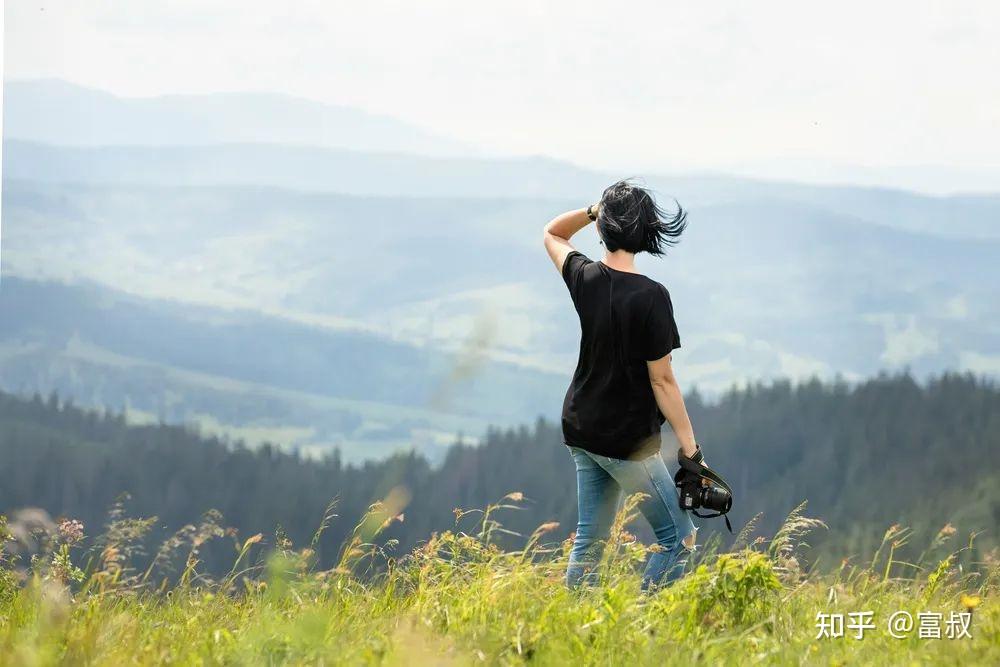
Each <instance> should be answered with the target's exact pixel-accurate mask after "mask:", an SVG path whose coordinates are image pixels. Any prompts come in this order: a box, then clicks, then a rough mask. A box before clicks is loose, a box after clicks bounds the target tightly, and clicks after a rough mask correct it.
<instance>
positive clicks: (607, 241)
mask: <svg viewBox="0 0 1000 667" xmlns="http://www.w3.org/2000/svg"><path fill="white" fill-rule="evenodd" d="M675 203H676V201H675ZM685 227H687V211H685V210H684V209H682V208H681V207H680V204H678V205H677V212H676V213H674V214H672V215H671V214H667V212H666V211H664V210H663V209H662V208H661V207H660V206H659V205H657V203H656V200H654V199H653V196H652V195H651V194H649V192H648V191H647V190H646V189H645V188H641V187H639V186H638V185H635V184H634V183H631V182H629V181H618V182H617V183H615V184H614V185H612V186H610V187H609V188H608V189H606V190H605V191H604V194H603V195H602V196H601V209H600V214H599V215H598V216H597V231H598V233H600V235H601V240H602V241H604V247H606V248H607V249H608V250H609V251H610V252H614V251H616V250H625V251H627V252H631V253H635V254H638V253H640V252H648V253H649V254H650V255H656V256H659V255H662V254H663V253H664V251H665V250H666V249H667V248H668V247H670V246H673V245H676V244H677V243H678V241H679V240H680V235H681V233H682V232H683V231H684V228H685Z"/></svg>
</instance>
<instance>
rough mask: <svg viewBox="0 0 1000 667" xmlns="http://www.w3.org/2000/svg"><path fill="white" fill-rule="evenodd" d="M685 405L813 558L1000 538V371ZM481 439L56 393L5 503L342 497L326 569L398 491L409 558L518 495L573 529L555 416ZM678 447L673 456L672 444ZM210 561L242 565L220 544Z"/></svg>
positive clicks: (169, 505)
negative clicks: (341, 441) (251, 421)
mask: <svg viewBox="0 0 1000 667" xmlns="http://www.w3.org/2000/svg"><path fill="white" fill-rule="evenodd" d="M688 407H689V411H690V412H691V416H692V420H693V421H694V424H695V429H696V433H697V434H698V439H699V441H700V442H701V443H703V445H702V446H703V448H704V450H705V452H706V454H707V457H708V460H709V462H710V463H711V464H712V465H713V467H716V468H717V469H718V470H720V471H721V472H722V473H723V474H724V475H726V476H727V477H728V478H729V479H730V481H731V483H732V485H733V487H734V490H735V494H736V506H735V510H734V512H733V515H732V517H733V523H734V526H736V527H737V530H738V529H739V526H742V525H743V524H744V523H745V522H747V521H748V520H750V519H751V518H752V517H754V516H755V515H757V514H758V513H762V516H761V517H760V519H759V522H758V525H759V529H760V531H761V532H763V533H764V534H770V532H771V531H773V530H774V529H775V528H776V527H777V526H778V525H779V524H780V523H781V521H782V519H783V518H784V517H785V515H786V514H787V513H788V512H789V511H790V510H792V509H793V508H794V507H795V506H796V505H798V504H799V503H800V502H801V501H803V500H807V501H808V502H809V505H808V510H807V514H809V515H811V516H814V517H819V518H821V519H823V520H824V521H825V522H826V523H827V524H828V526H829V529H828V530H827V531H822V532H819V533H816V534H814V535H813V536H812V537H811V539H810V542H811V544H812V547H813V548H812V551H811V553H812V555H813V558H828V559H839V558H843V557H856V558H863V557H865V555H866V554H870V553H871V552H872V551H873V550H874V549H875V548H876V547H877V546H878V543H879V541H880V540H881V538H882V535H883V533H884V532H885V530H886V529H887V528H888V527H889V526H890V525H892V524H897V523H898V524H902V525H904V526H910V527H912V528H914V530H915V534H914V536H913V539H912V543H913V545H915V546H914V548H917V547H918V546H919V545H921V544H923V543H925V542H927V541H929V540H930V539H932V537H933V535H934V534H935V533H937V531H939V530H940V529H941V528H942V526H944V525H945V524H947V523H951V524H952V525H953V527H955V528H956V529H957V530H959V531H962V532H964V533H969V532H971V531H983V533H982V534H981V535H979V536H978V537H977V538H976V541H975V545H974V550H976V549H984V548H990V547H992V546H995V545H996V544H997V535H996V528H997V526H998V525H1000V491H998V489H1000V483H998V482H1000V465H998V460H997V456H996V454H997V450H998V445H1000V389H998V388H997V387H996V385H995V384H994V383H992V382H990V381H987V380H983V379H979V378H975V377H973V376H969V375H957V374H948V375H943V376H941V377H937V378H933V379H931V380H929V381H927V382H926V383H918V382H917V381H915V380H914V379H913V378H911V377H910V376H909V375H906V374H903V375H895V376H880V377H876V378H873V379H870V380H868V381H865V382H862V383H859V384H853V385H848V384H846V383H843V382H829V383H824V382H820V381H811V382H806V383H803V384H798V385H796V384H791V383H789V382H775V383H771V384H766V385H765V384H758V385H752V386H747V387H744V388H739V389H736V388H734V389H733V390H731V391H730V392H728V393H726V394H725V395H723V396H721V397H720V398H719V399H718V400H715V401H712V402H708V401H705V400H703V399H702V398H701V397H700V396H699V395H698V394H697V393H696V392H695V393H692V394H691V395H689V397H688ZM483 440H484V442H483V444H482V445H481V446H469V445H465V444H461V443H456V444H455V445H453V446H452V447H451V448H450V450H449V451H448V453H447V456H446V457H445V460H444V462H443V464H441V465H439V466H431V465H430V464H429V463H428V462H427V461H426V460H425V459H424V458H422V457H420V456H418V455H415V454H411V453H401V454H397V455H395V456H392V457H391V458H388V459H386V460H382V461H378V462H369V463H366V464H363V465H346V464H344V463H343V462H342V461H341V460H340V458H339V456H338V454H337V452H336V451H333V452H332V453H331V454H330V455H329V456H327V457H326V458H324V459H321V460H313V459H306V458H303V457H301V456H299V455H298V454H296V453H288V452H285V451H282V449H281V448H280V447H278V446H265V447H261V448H256V449H250V448H247V447H245V446H243V445H242V444H240V443H230V442H226V441H224V440H220V439H218V438H214V437H204V436H202V435H200V434H198V433H197V432H196V431H195V430H193V429H191V428H188V427H184V426H175V425H165V424H158V425H132V424H129V423H128V420H127V418H126V416H125V415H123V414H120V413H110V412H107V413H99V412H94V411H87V410H82V409H79V408H77V407H74V406H72V405H71V404H67V403H65V402H62V401H60V400H59V398H58V397H55V396H52V397H49V398H42V397H39V396H35V397H19V396H14V395H10V394H0V513H7V514H12V513H13V512H15V511H16V510H18V509H19V508H25V507H40V508H43V509H44V510H46V511H47V512H48V513H49V514H50V515H51V516H52V517H58V516H66V517H72V518H77V519H80V520H81V521H83V523H84V525H85V526H86V531H87V533H88V534H93V535H97V534H99V533H101V532H103V529H104V525H105V523H106V521H107V512H108V510H109V508H111V507H112V506H113V505H114V504H115V502H116V499H119V498H122V497H123V495H122V494H128V499H127V500H126V501H125V503H124V507H125V511H126V512H127V513H128V514H130V515H132V516H141V517H151V516H155V517H157V520H156V522H155V526H156V529H155V531H154V534H153V535H151V536H150V537H151V539H152V538H158V539H161V540H162V539H163V538H165V537H166V536H168V535H169V534H171V533H173V532H174V531H177V530H179V529H181V528H182V527H183V526H185V525H186V524H190V523H198V521H199V517H201V516H202V515H203V514H204V513H205V512H206V511H208V510H217V511H218V512H219V513H221V516H222V518H221V519H215V518H214V517H215V515H214V514H213V515H210V517H211V518H212V520H213V521H218V523H219V524H220V526H223V527H225V526H228V527H232V528H235V529H237V531H238V535H240V536H244V537H245V536H248V535H252V534H254V533H257V532H261V533H263V534H264V535H265V536H267V537H265V539H266V540H273V539H274V537H273V536H274V535H275V534H276V531H279V532H280V533H282V534H284V535H287V537H288V538H289V539H290V540H292V542H293V543H295V544H301V543H304V542H307V541H308V540H309V538H310V537H311V535H312V534H313V532H314V531H315V529H316V528H317V526H318V525H319V523H320V522H321V521H322V520H323V517H324V514H325V510H326V508H327V506H328V505H329V504H330V502H331V501H332V500H335V506H334V509H333V512H334V514H336V517H334V518H333V519H332V521H331V523H330V526H329V528H328V529H327V530H326V532H325V533H324V534H323V536H322V539H321V540H320V542H319V544H318V548H319V549H318V550H319V554H320V559H321V561H322V562H326V563H329V562H331V561H333V560H334V559H335V558H336V555H337V550H338V548H339V546H340V545H341V544H342V542H343V540H344V538H345V536H347V535H348V534H349V533H350V531H351V530H352V529H353V527H354V525H355V524H356V522H357V521H358V519H359V517H361V516H362V515H363V514H364V512H365V510H366V508H367V507H368V505H369V504H370V503H372V502H374V501H376V500H379V499H381V498H384V497H385V496H386V495H387V494H389V492H390V491H391V490H392V489H394V488H396V487H402V488H403V489H405V495H407V496H408V497H409V502H408V504H407V506H406V507H405V510H404V520H403V521H402V522H398V523H395V524H393V526H392V527H391V528H390V529H389V530H388V531H387V532H386V533H385V534H384V536H385V538H386V539H394V540H398V541H399V543H398V546H397V547H396V549H397V550H398V551H400V552H403V551H406V550H408V549H410V548H411V547H413V546H414V545H416V544H418V543H420V542H421V541H423V540H426V539H427V538H428V537H429V536H430V535H431V534H432V533H433V532H435V531H441V530H445V529H448V528H451V527H453V526H454V525H455V513H454V510H455V509H456V508H463V509H469V508H481V507H484V506H486V505H487V504H489V503H491V502H496V501H498V500H499V499H501V498H502V497H504V496H505V495H506V494H508V493H511V492H515V491H517V492H521V493H523V495H524V500H523V501H521V502H520V503H519V505H520V506H521V509H517V510H509V511H506V512H505V513H504V514H503V516H501V517H499V519H500V520H501V521H502V522H503V524H504V525H505V526H506V527H507V528H509V529H510V530H513V531H516V532H519V533H522V534H527V533H530V532H531V531H532V530H533V529H534V528H535V527H536V526H538V525H539V524H541V523H543V522H549V521H557V522H559V524H560V527H559V528H558V529H557V530H556V531H554V533H552V536H553V538H554V539H563V538H565V537H566V536H568V535H569V534H570V533H571V532H572V530H573V528H574V521H575V515H576V506H575V493H576V492H575V486H574V483H575V482H574V471H573V466H572V462H571V460H570V457H569V456H568V454H567V452H566V450H565V448H564V446H563V445H562V444H561V442H560V433H559V428H558V425H557V424H554V423H551V422H548V421H545V420H542V419H539V420H538V421H537V422H536V423H535V424H534V425H532V426H523V427H520V428H516V429H505V430H500V429H493V430H491V431H489V432H488V433H487V434H485V437H484V439H483ZM664 443H665V444H664V448H663V455H664V456H665V458H666V459H667V461H668V464H672V463H673V461H672V452H673V443H672V439H671V438H670V437H665V438H664ZM706 525H707V526H708V527H709V529H710V531H709V534H711V533H715V534H718V533H717V532H716V531H718V530H719V529H721V524H720V523H719V522H718V521H717V520H716V521H709V522H707V524H706ZM511 539H516V538H511ZM719 539H722V540H724V541H725V540H728V539H729V538H728V535H727V534H721V535H719ZM222 548H223V547H221V546H216V547H215V549H216V550H217V551H218V550H219V549H222ZM974 555H975V551H973V552H970V557H971V556H974ZM205 557H206V559H208V561H209V563H211V562H212V560H214V559H218V562H219V563H223V562H226V563H228V562H230V560H231V559H230V554H229V553H223V552H221V551H219V552H218V553H206V554H205ZM827 562H828V564H829V561H827Z"/></svg>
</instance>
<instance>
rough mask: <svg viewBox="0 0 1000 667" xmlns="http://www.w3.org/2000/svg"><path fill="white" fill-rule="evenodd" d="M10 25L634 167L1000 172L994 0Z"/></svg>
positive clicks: (141, 87)
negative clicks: (979, 0) (975, 0)
mask: <svg viewBox="0 0 1000 667" xmlns="http://www.w3.org/2000/svg"><path fill="white" fill-rule="evenodd" d="M5 24H6V25H5V41H4V56H5V57H4V77H5V79H27V78H39V77H56V78H61V79H66V80H68V81H72V82H74V83H78V84H82V85H86V86H91V87H94V88H100V89H104V90H108V91H111V92H113V93H116V94H119V95H124V96H150V95H158V94H164V93H206V92H214V91H267V92H284V93H290V94H294V95H297V96H301V97H305V98H309V99H313V100H318V101H322V102H328V103H333V104H342V105H349V106H354V107H358V108H362V109H365V110H368V111H372V112H378V113H384V114H389V115H392V116H396V117H399V118H401V119H404V120H407V121H409V122H412V123H415V124H417V125H420V126H423V127H425V128H428V129H430V130H433V131H435V132H437V133H440V134H444V135H447V136H451V137H455V138H457V139H459V140H462V141H464V142H466V143H469V144H471V145H474V146H478V147H482V148H483V149H485V150H486V151H489V152H493V153H497V154H530V155H549V156H552V157H557V158H562V159H567V160H571V161H573V162H576V163H579V164H582V165H587V166H593V167H599V168H616V169H621V168H623V169H626V170H628V171H630V172H631V173H635V172H636V171H638V170H640V169H657V170H662V171H672V170H678V171H686V170H718V171H730V172H736V173H745V174H752V175H760V176H768V177H795V178H799V179H801V180H818V181H821V182H823V181H844V180H847V181H856V182H871V183H882V182H886V181H889V184H900V185H904V186H906V185H907V184H910V185H913V186H914V187H915V188H916V189H935V188H937V189H941V190H951V189H984V188H986V186H987V185H988V184H989V183H992V182H996V183H1000V132H998V131H997V128H998V127H1000V76H998V75H997V72H998V69H1000V3H997V2H992V1H985V0H984V1H982V2H967V1H962V0H959V1H952V2H943V1H942V2H922V1H907V2H902V1H896V2H885V1H882V2H879V1H877V0H868V1H866V2H854V1H853V0H849V1H842V2H837V3H813V2H801V1H800V0H796V1H782V2H775V1H768V0H756V1H752V2H711V3H704V2H702V3H693V2H663V1H660V2H631V3H627V4H625V5H622V4H621V3H612V2H585V1H581V0H577V1H573V2H563V1H557V2H538V1H537V0H535V1H532V2H521V1H519V0H509V1H507V2H503V3H481V2H441V1H438V0H422V1H421V2H383V1H378V0H365V1H364V2H359V1H357V0H355V1H353V2H339V1H336V0H334V1H330V0H325V1H322V2H320V1H313V0H300V1H294V0H292V1H284V2H274V1H273V0H266V1H264V0H238V1H230V0H182V1H177V2H163V1H159V2H147V1H143V0H130V1H128V2H124V1H117V2H95V1H90V2H87V1H81V0H43V1H37V0H8V1H7V2H5ZM893 181H899V183H895V182H893ZM993 189H994V190H997V189H1000V187H997V188H993Z"/></svg>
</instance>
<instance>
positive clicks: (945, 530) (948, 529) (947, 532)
mask: <svg viewBox="0 0 1000 667" xmlns="http://www.w3.org/2000/svg"><path fill="white" fill-rule="evenodd" d="M956 532H957V530H956V528H955V526H953V525H951V524H950V523H946V524H944V527H942V528H941V530H939V531H938V535H940V536H941V537H949V536H951V535H954V534H955V533H956Z"/></svg>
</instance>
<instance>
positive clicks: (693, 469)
mask: <svg viewBox="0 0 1000 667" xmlns="http://www.w3.org/2000/svg"><path fill="white" fill-rule="evenodd" d="M677 462H678V463H679V464H680V466H681V470H678V471H677V474H678V475H681V474H683V473H682V471H687V472H688V473H690V474H693V475H697V476H698V477H701V478H704V479H707V480H709V481H711V482H714V483H715V484H718V485H719V486H721V487H722V488H723V489H725V490H726V492H727V493H728V494H729V500H728V502H726V506H725V507H724V508H723V509H722V510H721V511H719V512H716V513H715V514H702V513H700V512H698V511H697V510H691V513H692V514H694V515H695V516H696V517H698V518H699V519H714V518H715V517H719V516H721V517H722V518H723V519H725V521H726V528H728V529H729V532H730V533H731V532H733V526H732V524H731V523H730V522H729V517H728V516H726V515H727V514H728V513H729V510H731V509H732V508H733V489H732V487H731V486H729V484H728V483H727V482H726V480H724V479H722V475H720V474H719V473H717V472H715V471H714V470H712V469H711V468H709V467H708V466H707V465H705V464H704V463H701V462H698V461H695V460H693V459H689V458H688V457H686V456H683V455H680V456H678V457H677Z"/></svg>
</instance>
